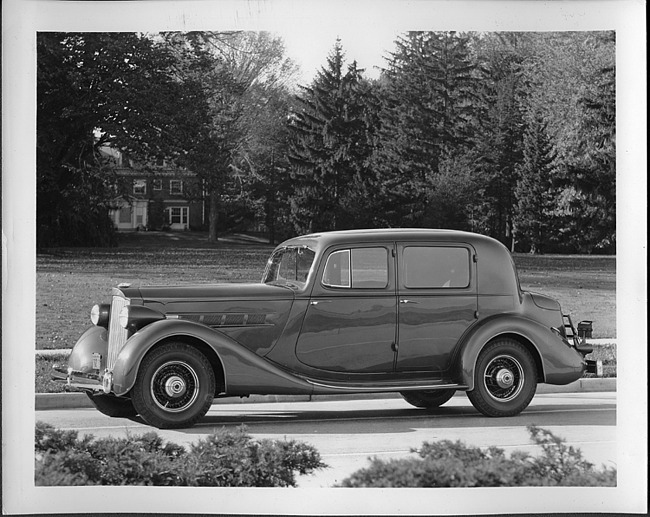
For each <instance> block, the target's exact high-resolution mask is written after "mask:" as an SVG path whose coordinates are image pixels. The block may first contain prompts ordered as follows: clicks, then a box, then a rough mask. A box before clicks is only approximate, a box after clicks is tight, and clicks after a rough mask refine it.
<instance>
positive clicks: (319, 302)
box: [309, 300, 332, 305]
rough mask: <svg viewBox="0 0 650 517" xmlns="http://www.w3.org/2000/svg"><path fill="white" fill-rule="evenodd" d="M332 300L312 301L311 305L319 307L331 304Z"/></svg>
mask: <svg viewBox="0 0 650 517" xmlns="http://www.w3.org/2000/svg"><path fill="white" fill-rule="evenodd" d="M331 301H332V300H312V301H310V302H309V305H319V304H321V303H330V302H331Z"/></svg>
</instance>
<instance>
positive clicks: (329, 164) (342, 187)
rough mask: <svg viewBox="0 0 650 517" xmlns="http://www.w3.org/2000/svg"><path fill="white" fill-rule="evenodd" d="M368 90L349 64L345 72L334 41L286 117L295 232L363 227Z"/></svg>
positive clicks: (368, 143) (340, 51)
mask: <svg viewBox="0 0 650 517" xmlns="http://www.w3.org/2000/svg"><path fill="white" fill-rule="evenodd" d="M368 88H369V86H368V84H367V83H366V82H365V81H364V80H363V77H362V70H360V69H359V68H357V65H356V62H353V63H352V64H351V65H349V66H348V67H347V71H346V70H345V64H344V52H343V47H342V45H341V42H340V40H337V42H336V44H335V46H334V49H333V50H332V52H331V53H330V55H329V56H328V58H327V64H326V66H324V67H323V68H321V70H320V72H319V73H318V74H317V76H316V78H315V79H314V80H313V82H312V84H311V85H310V86H309V87H303V88H302V95H300V96H299V97H298V99H297V101H298V106H299V107H298V110H297V111H296V112H295V113H294V114H293V116H292V117H291V118H290V129H291V132H292V135H293V137H292V141H291V148H290V154H289V158H290V161H291V163H292V167H293V170H292V175H293V178H294V181H295V185H294V194H293V196H292V199H291V202H292V213H293V217H294V219H295V226H296V230H297V231H300V232H304V231H323V230H334V229H345V228H352V227H355V226H361V225H364V222H365V221H363V220H362V219H363V218H362V217H361V216H362V215H363V214H364V210H363V209H362V206H360V203H361V202H362V201H363V200H367V196H365V195H364V184H365V182H366V181H367V180H368V178H367V176H368V167H367V165H368V164H367V160H368V157H369V156H370V153H371V149H372V148H371V137H370V135H371V133H372V131H373V129H372V119H371V117H369V116H368V115H367V101H366V100H364V97H365V95H366V94H367V90H368Z"/></svg>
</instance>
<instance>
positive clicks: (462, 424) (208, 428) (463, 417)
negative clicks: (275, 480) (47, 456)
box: [36, 392, 616, 487]
mask: <svg viewBox="0 0 650 517" xmlns="http://www.w3.org/2000/svg"><path fill="white" fill-rule="evenodd" d="M36 419H37V420H41V421H44V422H48V423H50V424H52V425H54V426H56V427H58V428H61V429H76V430H78V431H80V433H82V434H84V433H91V434H93V435H95V436H97V437H101V436H124V435H125V434H126V433H127V432H129V433H131V434H133V433H135V434H141V433H143V432H146V431H148V430H151V429H152V428H150V427H149V426H147V425H145V424H144V423H142V422H139V421H131V420H127V419H112V418H108V417H106V416H104V415H102V414H100V413H99V412H97V411H95V410H94V409H75V410H48V411H37V412H36ZM241 424H245V425H246V426H247V429H248V431H249V433H250V434H251V435H252V436H254V437H256V438H272V439H279V440H282V439H285V438H286V439H296V440H301V441H304V442H307V443H311V444H313V445H314V446H315V447H316V448H317V449H318V451H319V452H320V453H321V456H322V457H323V460H324V461H325V462H326V463H327V464H328V465H330V468H328V469H326V470H324V471H322V472H319V473H316V474H314V475H311V476H307V477H302V478H300V480H299V481H300V486H301V487H327V486H332V485H333V484H335V483H337V482H339V481H341V480H342V479H343V478H345V477H346V476H348V475H349V474H351V473H352V472H354V471H355V470H357V469H360V468H363V467H364V466H366V465H367V464H368V457H371V456H377V457H380V458H385V459H389V458H399V457H407V456H409V455H410V454H411V453H410V450H411V448H414V447H419V446H420V445H421V444H422V442H423V441H426V440H428V441H432V440H440V439H450V440H457V439H458V440H461V441H463V442H465V443H467V444H468V445H476V446H490V445H496V446H499V447H502V448H504V449H506V450H507V451H512V450H515V449H519V450H527V451H529V452H534V449H535V448H534V447H533V446H532V445H531V444H530V440H529V436H528V432H527V431H526V426H527V425H529V424H535V425H538V426H540V427H543V428H545V429H549V430H550V431H552V432H553V433H555V434H556V435H558V436H560V437H562V438H564V439H566V440H567V443H569V444H570V445H574V446H576V447H579V448H580V449H581V450H582V452H583V454H584V456H585V458H586V459H587V460H589V461H591V462H592V463H594V464H596V465H601V464H606V465H609V466H616V443H615V441H616V393H611V392H606V393H561V394H542V395H537V396H536V397H535V398H534V399H533V402H532V404H531V405H530V406H529V408H528V409H527V410H526V411H525V412H524V413H522V414H521V415H519V416H517V417H512V418H496V419H495V418H486V417H483V416H482V415H480V414H479V413H477V412H476V410H475V409H474V408H473V407H472V406H471V405H470V404H469V401H468V400H467V397H465V396H464V395H459V396H456V397H454V398H453V399H452V400H451V401H450V402H448V403H447V404H446V405H445V406H444V407H442V408H440V409H439V410H438V411H436V412H435V413H433V412H426V411H423V410H419V409H416V408H412V407H411V406H409V405H408V404H407V403H406V402H404V401H402V400H401V399H396V398H391V399H371V400H328V401H317V402H290V403H282V402H275V403H261V404H214V405H213V406H212V408H211V410H210V411H209V412H208V414H207V415H206V417H205V418H204V419H203V420H202V421H201V422H199V424H197V425H196V426H195V427H193V428H191V429H181V430H173V431H159V433H160V434H161V435H162V436H163V437H164V438H165V439H167V440H169V441H173V442H175V443H189V442H192V441H194V440H196V439H198V438H199V437H201V436H205V435H207V434H209V433H211V432H213V431H214V430H215V429H219V428H222V427H238V426H240V425H241Z"/></svg>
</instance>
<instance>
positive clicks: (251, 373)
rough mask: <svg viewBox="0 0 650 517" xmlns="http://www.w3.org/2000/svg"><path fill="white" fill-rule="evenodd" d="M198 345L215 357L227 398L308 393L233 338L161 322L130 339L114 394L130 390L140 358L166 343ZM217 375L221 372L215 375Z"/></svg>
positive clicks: (295, 379)
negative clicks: (204, 346)
mask: <svg viewBox="0 0 650 517" xmlns="http://www.w3.org/2000/svg"><path fill="white" fill-rule="evenodd" d="M170 340H175V341H185V342H187V343H188V344H192V343H196V342H200V343H202V344H204V345H206V346H207V347H209V348H210V349H211V350H212V351H213V352H214V354H215V356H216V358H217V359H218V361H219V362H220V363H221V366H222V369H223V379H222V381H223V385H224V390H225V393H226V394H228V395H249V394H251V393H266V394H287V395H292V394H311V392H312V385H311V384H309V383H307V382H305V381H304V380H302V379H300V378H299V377H296V376H293V375H291V374H288V373H287V372H285V371H284V370H281V369H279V368H278V367H277V366H275V365H274V364H273V363H270V362H269V361H266V360H265V359H263V358H261V357H259V356H258V355H256V354H255V353H253V352H251V351H250V350H248V349H247V348H245V347H243V346H242V345H240V344H239V343H237V342H236V341H235V340H233V339H232V338H230V337H228V336H226V335H225V334H222V333H221V332H217V331H215V330H212V329H211V328H209V327H206V326H205V325H202V324H200V323H195V322H191V321H181V320H163V321H157V322H155V323H152V324H150V325H147V326H146V327H144V328H143V329H141V330H140V331H138V332H136V333H135V334H134V335H133V336H131V337H130V338H129V340H128V341H127V342H126V345H125V346H124V348H122V350H121V351H120V353H119V355H118V357H117V361H116V363H115V367H114V368H113V391H114V392H115V394H116V395H124V394H126V393H127V392H129V391H130V390H131V388H133V386H134V384H135V380H136V377H137V374H138V369H139V367H140V364H141V363H142V359H143V358H144V356H145V355H146V354H147V352H149V351H150V350H151V349H152V348H154V347H156V346H158V345H160V344H161V343H163V342H165V341H170ZM216 373H217V374H220V373H221V372H216Z"/></svg>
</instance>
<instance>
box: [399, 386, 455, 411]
mask: <svg viewBox="0 0 650 517" xmlns="http://www.w3.org/2000/svg"><path fill="white" fill-rule="evenodd" d="M454 393H456V390H450V389H446V390H421V391H402V392H400V395H402V397H404V400H406V402H408V403H409V404H411V405H412V406H415V407H421V408H425V409H434V408H437V407H440V406H442V405H443V404H444V403H445V402H447V401H448V400H449V399H450V398H451V397H453V396H454Z"/></svg>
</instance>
